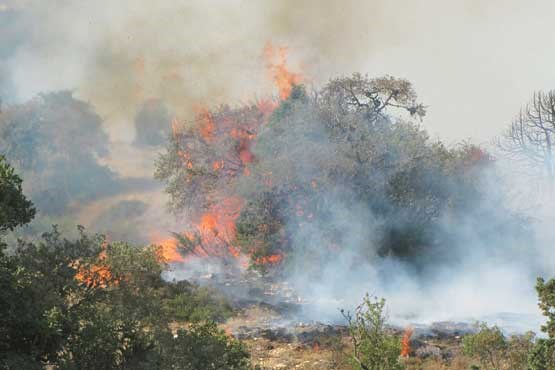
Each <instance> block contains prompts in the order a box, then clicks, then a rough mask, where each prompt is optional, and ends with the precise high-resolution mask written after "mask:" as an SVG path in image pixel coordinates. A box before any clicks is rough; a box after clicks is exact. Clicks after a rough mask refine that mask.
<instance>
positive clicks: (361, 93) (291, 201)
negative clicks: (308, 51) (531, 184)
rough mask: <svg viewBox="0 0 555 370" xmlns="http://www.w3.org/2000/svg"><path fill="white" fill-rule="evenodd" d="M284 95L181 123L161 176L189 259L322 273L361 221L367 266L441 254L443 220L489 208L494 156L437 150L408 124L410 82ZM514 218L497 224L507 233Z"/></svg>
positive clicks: (417, 113) (344, 81)
mask: <svg viewBox="0 0 555 370" xmlns="http://www.w3.org/2000/svg"><path fill="white" fill-rule="evenodd" d="M272 71H274V72H275V73H277V72H278V71H280V68H274V69H272ZM286 80H287V81H290V82H295V79H294V78H289V79H286ZM280 95H281V98H285V99H283V100H281V101H279V102H275V101H270V100H266V101H261V102H259V103H257V104H250V105H245V106H241V107H237V108H231V107H228V106H222V107H219V108H217V109H215V110H209V109H207V108H200V109H199V110H198V113H197V119H196V120H195V121H194V122H191V123H189V124H188V125H185V124H177V123H176V124H174V132H173V135H172V136H171V138H170V141H169V143H168V146H167V150H166V153H165V154H163V155H162V156H161V157H160V159H159V161H158V163H157V172H156V176H157V177H158V178H159V179H161V180H163V181H164V182H165V183H166V191H167V192H168V193H169V194H170V197H171V202H170V207H171V208H172V209H173V210H174V211H175V212H176V213H178V214H179V213H185V215H186V217H188V219H189V220H191V227H190V230H187V231H186V232H184V233H181V237H180V238H178V239H180V240H181V243H180V244H181V245H182V246H183V247H184V248H182V249H183V250H188V251H189V252H192V253H193V254H196V255H199V256H206V255H216V256H228V257H229V258H234V257H236V256H238V255H239V253H240V251H241V252H242V253H243V254H244V255H247V256H250V258H251V264H252V265H253V266H259V267H264V266H265V265H267V264H276V263H278V262H281V261H282V260H283V259H284V258H285V257H286V256H287V255H289V254H297V255H298V257H299V258H300V259H302V260H305V259H304V258H305V257H307V259H309V260H311V261H312V262H313V263H311V264H309V265H306V264H304V265H303V266H304V267H303V268H306V269H307V270H308V271H310V269H311V267H310V266H314V267H315V268H316V270H315V273H317V272H318V271H319V270H318V266H319V261H320V260H325V259H328V258H330V257H331V258H333V255H335V254H337V253H338V252H340V251H341V249H342V248H344V247H346V246H345V245H346V244H348V242H347V240H349V239H350V238H352V230H351V229H352V228H350V226H349V225H347V224H346V222H350V221H349V220H351V218H352V217H354V215H355V213H356V214H357V215H358V216H357V217H358V218H357V219H356V220H355V221H356V222H357V223H361V225H362V224H364V223H365V222H366V223H367V226H364V227H362V226H361V227H362V229H364V228H366V229H367V230H369V229H372V230H373V231H374V232H373V233H372V235H368V237H364V236H361V237H360V239H365V238H366V242H367V244H368V245H367V247H365V248H363V251H362V253H363V255H365V258H373V256H375V254H376V253H377V254H378V255H395V256H399V257H403V258H410V259H413V260H415V261H418V259H420V260H421V261H422V259H421V258H420V257H418V259H415V258H414V257H415V256H425V255H427V253H428V252H430V251H432V250H435V252H436V253H434V254H435V255H436V256H437V257H438V258H440V257H441V256H442V254H446V253H449V251H448V250H446V249H445V248H443V247H442V246H443V245H445V244H448V243H449V242H450V240H451V239H452V236H450V235H448V234H447V233H443V231H442V230H441V224H440V221H441V218H442V217H444V216H445V215H449V217H453V218H456V217H465V218H467V216H469V215H471V216H472V214H473V212H474V209H473V207H474V206H477V205H478V204H479V202H480V201H482V200H483V198H482V193H483V192H482V190H483V186H482V185H483V182H484V181H483V180H484V178H483V177H484V171H483V170H484V169H486V168H488V167H489V166H491V165H492V164H493V162H494V161H493V158H492V157H491V156H490V155H489V154H488V153H487V152H485V151H484V150H483V149H481V148H479V147H477V146H475V145H471V144H462V145H460V146H459V147H455V148H452V149H449V148H446V147H445V146H444V145H443V144H442V143H440V142H433V141H431V140H430V139H429V137H428V134H427V133H426V131H424V130H423V129H421V128H420V126H419V125H418V124H417V123H415V122H413V118H418V119H420V118H422V117H423V116H424V115H425V113H426V112H425V107H424V106H423V105H422V104H421V103H420V102H418V99H417V95H416V93H415V91H414V89H413V87H412V85H411V84H410V83H409V82H408V81H406V80H403V79H397V78H393V77H389V76H386V77H381V78H374V79H372V78H369V77H367V76H363V75H360V74H354V75H353V76H351V77H343V78H338V79H334V80H331V81H330V82H329V83H328V84H327V85H325V86H324V87H323V88H322V89H320V90H314V91H310V92H307V90H306V89H305V88H304V87H303V86H302V85H292V86H291V88H290V89H285V90H282V89H281V88H280ZM476 208H480V209H481V212H482V213H481V214H480V215H479V216H476V218H475V219H476V221H478V219H479V218H481V217H483V216H484V215H485V214H487V213H488V212H491V214H492V215H493V214H496V216H495V217H493V216H491V218H492V219H496V220H498V219H499V217H497V214H498V209H497V208H487V207H476ZM484 208H486V209H485V210H484ZM342 212H343V213H342ZM341 214H342V215H343V216H341ZM339 216H341V217H339ZM470 218H471V219H472V217H470ZM508 220H509V216H507V219H503V220H498V221H499V222H492V223H491V224H490V227H491V228H498V227H499V228H503V227H504V228H509V229H510V228H511V227H512V226H510V223H509V222H507V221H508ZM479 224H480V225H481V224H483V223H479ZM483 227H484V226H480V227H478V228H477V229H478V231H477V233H479V232H480V230H481V229H483ZM367 230H366V232H367ZM490 231H491V229H488V230H487V231H486V230H484V231H483V232H484V235H487V233H489V232H490ZM363 232H364V230H363ZM315 235H317V242H315V238H314V236H315ZM361 235H362V234H361ZM311 244H312V245H314V246H313V247H307V246H310V245H311ZM310 248H312V249H310ZM303 256H304V257H303Z"/></svg>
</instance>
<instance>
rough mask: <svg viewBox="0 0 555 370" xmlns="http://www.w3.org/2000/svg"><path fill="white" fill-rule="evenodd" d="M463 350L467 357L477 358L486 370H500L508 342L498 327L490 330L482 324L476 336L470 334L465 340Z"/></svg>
mask: <svg viewBox="0 0 555 370" xmlns="http://www.w3.org/2000/svg"><path fill="white" fill-rule="evenodd" d="M463 350H464V353H465V354H466V355H468V356H473V357H474V356H475V357H477V358H478V360H479V361H480V363H481V365H482V366H483V367H484V368H487V369H492V370H500V369H501V361H502V360H503V357H504V356H503V355H504V354H505V352H506V350H507V341H506V340H505V336H504V335H503V333H502V332H501V330H500V329H499V328H498V327H496V326H493V327H491V328H490V327H488V326H487V324H485V323H481V324H479V330H478V332H477V333H476V334H468V335H466V336H465V337H464V338H463Z"/></svg>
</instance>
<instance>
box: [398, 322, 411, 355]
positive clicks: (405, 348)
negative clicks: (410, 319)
mask: <svg viewBox="0 0 555 370" xmlns="http://www.w3.org/2000/svg"><path fill="white" fill-rule="evenodd" d="M413 333H414V328H412V327H410V326H409V327H407V328H406V329H405V332H404V333H403V339H401V357H409V354H410V338H411V337H412V334H413Z"/></svg>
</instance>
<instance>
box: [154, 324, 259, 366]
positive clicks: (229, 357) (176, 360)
mask: <svg viewBox="0 0 555 370" xmlns="http://www.w3.org/2000/svg"><path fill="white" fill-rule="evenodd" d="M160 348H161V349H162V358H163V360H162V366H161V369H164V370H166V369H167V370H201V369H202V370H240V369H247V368H249V362H248V356H249V354H248V352H247V351H246V348H245V346H244V345H243V344H241V343H240V342H237V341H233V340H230V339H229V337H227V336H226V334H225V333H224V332H223V331H221V330H219V329H218V328H217V327H216V325H215V324H213V323H212V324H192V325H191V326H190V327H189V328H187V329H184V330H178V331H177V333H176V334H175V336H173V337H172V338H169V337H166V340H165V341H162V343H161V346H160Z"/></svg>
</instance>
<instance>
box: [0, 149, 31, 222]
mask: <svg viewBox="0 0 555 370" xmlns="http://www.w3.org/2000/svg"><path fill="white" fill-rule="evenodd" d="M22 182H23V180H21V178H20V177H19V176H18V175H17V174H16V173H15V171H14V169H13V167H11V166H10V165H9V164H8V163H7V162H6V159H5V158H4V157H3V156H1V155H0V233H2V232H4V231H7V230H13V229H14V228H15V227H16V226H19V225H23V224H26V223H27V222H29V221H31V219H32V218H33V217H34V216H35V208H34V207H33V203H31V201H30V200H28V199H27V198H26V197H25V195H23V190H22V186H21V184H22Z"/></svg>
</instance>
